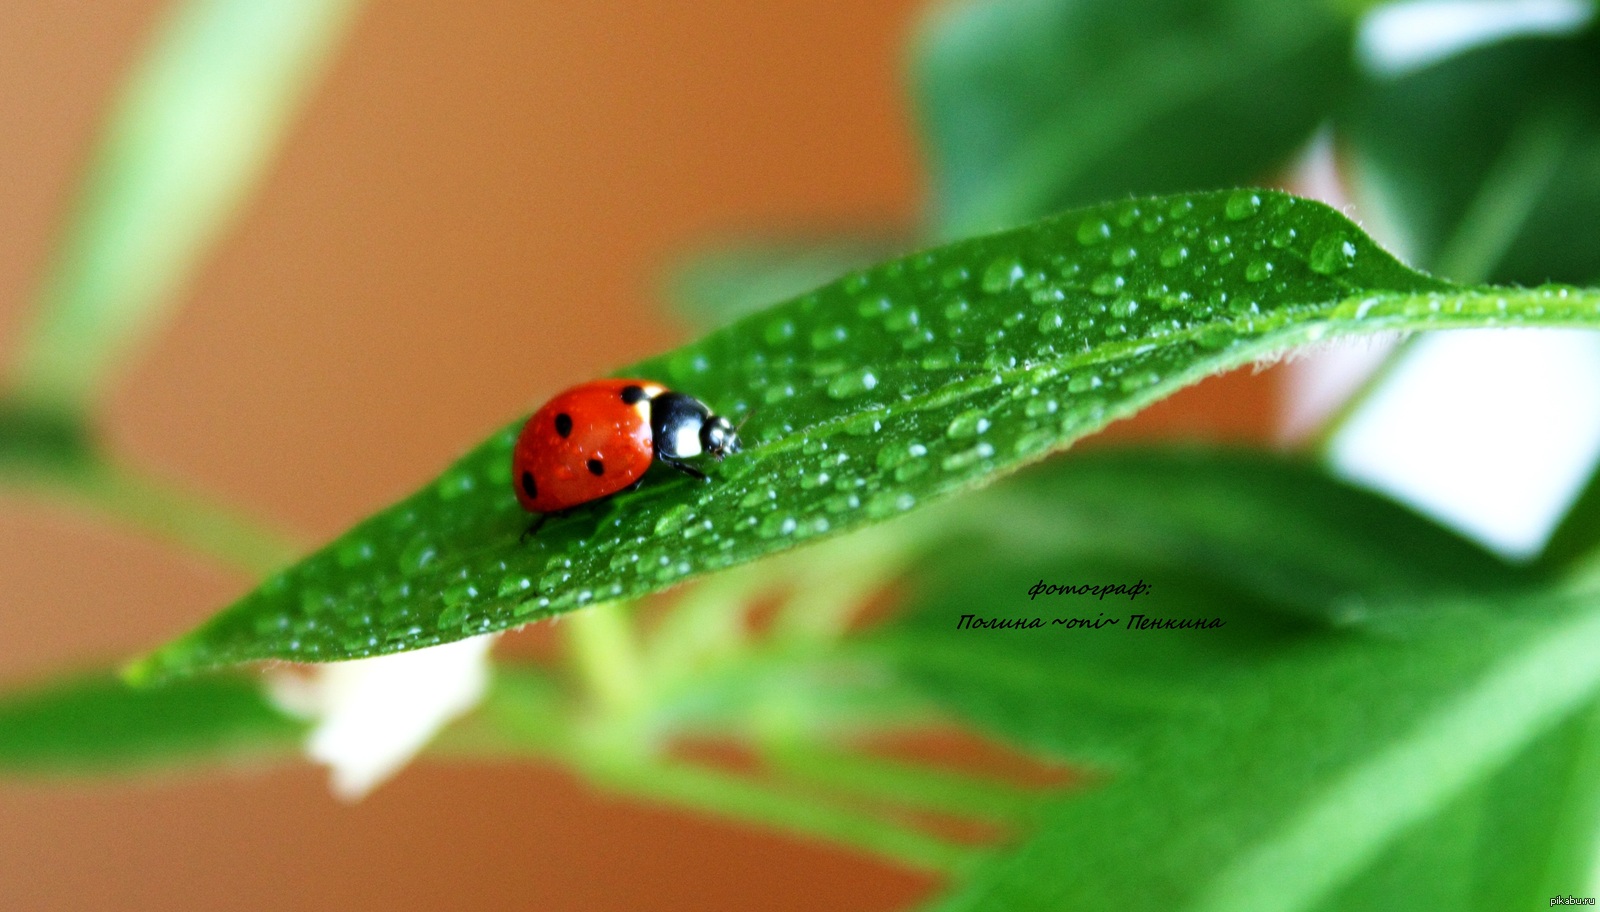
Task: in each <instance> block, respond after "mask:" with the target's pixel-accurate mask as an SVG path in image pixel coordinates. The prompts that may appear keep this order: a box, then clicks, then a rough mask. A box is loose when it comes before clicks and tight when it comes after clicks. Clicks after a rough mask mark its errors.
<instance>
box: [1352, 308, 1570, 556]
mask: <svg viewBox="0 0 1600 912" xmlns="http://www.w3.org/2000/svg"><path fill="white" fill-rule="evenodd" d="M1597 456H1600V337H1597V336H1596V335H1595V334H1594V333H1591V332H1583V331H1578V330H1472V331H1465V332H1449V333H1433V334H1430V335H1429V336H1427V337H1424V338H1422V339H1421V340H1419V342H1418V344H1417V345H1416V346H1415V347H1414V348H1413V350H1412V351H1411V352H1410V353H1409V354H1408V355H1407V356H1406V357H1405V359H1404V361H1403V362H1402V363H1401V364H1400V365H1398V366H1397V368H1396V370H1395V371H1394V373H1393V374H1392V375H1391V376H1390V378H1389V381H1388V382H1387V383H1385V384H1384V385H1383V386H1382V387H1380V388H1379V389H1378V390H1377V392H1376V393H1375V394H1374V395H1373V396H1372V398H1370V399H1369V400H1368V401H1367V403H1366V404H1365V406H1364V407H1362V408H1361V409H1360V410H1359V411H1358V412H1357V413H1356V414H1355V415H1354V416H1353V417H1352V418H1351V419H1350V420H1349V421H1348V422H1347V423H1346V424H1345V426H1344V428H1343V430H1342V431H1341V432H1340V433H1339V434H1338V436H1337V437H1335V439H1334V441H1333V445H1332V448H1331V451H1330V453H1329V457H1330V459H1331V461H1332V463H1333V465H1334V468H1335V471H1337V472H1338V473H1339V474H1342V475H1344V476H1346V477H1348V478H1350V479H1352V480H1355V481H1359V482H1361V483H1364V484H1366V485H1368V486H1370V487H1373V488H1376V489H1378V490H1381V491H1385V492H1388V493H1389V494H1390V495H1391V496H1393V497H1395V498H1396V499H1398V500H1401V501H1404V502H1406V503H1409V504H1411V505H1412V506H1413V507H1415V508H1416V509H1418V510H1420V511H1422V512H1424V513H1427V514H1429V515H1431V516H1433V517H1435V518H1436V519H1438V520H1440V521H1441V522H1444V523H1446V524H1447V525H1451V526H1454V527H1455V528H1457V529H1459V530H1461V531H1462V532H1463V533H1465V534H1467V535H1469V536H1471V537H1473V538H1476V539H1478V540H1479V541H1481V542H1483V543H1484V544H1485V545H1487V546H1489V547H1491V548H1493V549H1495V550H1497V551H1499V552H1501V553H1502V554H1505V555H1506V556H1508V557H1525V556H1528V555H1531V554H1534V553H1536V552H1537V551H1538V550H1539V548H1540V547H1542V546H1543V544H1544V542H1545V541H1546V539H1548V538H1549V535H1550V533H1551V531H1552V530H1553V529H1554V526H1555V524H1556V522H1558V521H1559V520H1560V518H1561V516H1562V514H1563V513H1564V512H1565V511H1566V509H1567V507H1569V506H1570V505H1571V503H1572V501H1573V499H1574V498H1575V497H1576V496H1577V493H1578V491H1579V488H1580V486H1581V485H1582V484H1583V482H1584V481H1585V480H1586V479H1587V477H1588V473H1589V468H1590V466H1591V465H1593V464H1594V461H1595V459H1596V457H1597Z"/></svg>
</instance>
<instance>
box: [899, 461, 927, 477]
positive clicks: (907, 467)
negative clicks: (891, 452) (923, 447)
mask: <svg viewBox="0 0 1600 912" xmlns="http://www.w3.org/2000/svg"><path fill="white" fill-rule="evenodd" d="M927 471H928V461H927V460H925V459H919V460H917V461H916V462H908V463H906V464H904V465H900V466H896V467H895V470H894V480H895V481H898V482H907V481H910V480H911V479H913V478H916V477H917V476H918V475H921V474H923V473H924V472H927Z"/></svg>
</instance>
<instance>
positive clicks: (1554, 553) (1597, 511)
mask: <svg viewBox="0 0 1600 912" xmlns="http://www.w3.org/2000/svg"><path fill="white" fill-rule="evenodd" d="M1597 556H1600V465H1597V466H1595V467H1594V468H1592V469H1590V471H1589V480H1588V481H1587V482H1586V483H1585V484H1584V486H1583V489H1582V490H1581V491H1579V492H1578V495H1577V498H1576V499H1575V500H1574V501H1573V502H1572V506H1571V507H1569V508H1567V514H1566V516H1564V517H1562V519H1561V522H1560V524H1559V525H1557V526H1556V528H1555V531H1554V532H1552V533H1550V540H1549V541H1547V542H1545V546H1544V550H1542V551H1540V552H1539V557H1538V560H1537V563H1538V565H1539V566H1540V567H1541V568H1542V569H1543V570H1544V571H1545V572H1550V573H1555V572H1559V571H1563V570H1569V569H1572V568H1573V567H1575V566H1576V565H1578V564H1579V562H1580V561H1582V560H1583V559H1585V558H1590V559H1593V558H1595V557H1597Z"/></svg>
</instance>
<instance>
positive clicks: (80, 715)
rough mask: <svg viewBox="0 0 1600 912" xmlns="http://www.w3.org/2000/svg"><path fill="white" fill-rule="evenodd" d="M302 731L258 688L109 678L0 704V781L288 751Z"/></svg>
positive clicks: (72, 681)
mask: <svg viewBox="0 0 1600 912" xmlns="http://www.w3.org/2000/svg"><path fill="white" fill-rule="evenodd" d="M304 731H305V727H304V725H303V724H302V723H300V722H297V721H295V720H293V719H290V718H289V717H287V716H285V715H283V714H282V713H281V712H279V711H278V710H277V709H274V708H273V707H272V706H271V705H270V704H269V703H268V702H267V701H266V699H265V698H264V697H263V696H262V694H261V687H260V684H259V682H256V681H251V680H246V679H241V678H235V677H228V676H212V677H207V678H196V679H193V680H188V681H178V682H174V683H172V684H169V685H166V686H163V687H153V688H130V687H128V685H126V684H125V683H123V682H122V681H120V680H118V679H117V678H116V676H115V675H112V674H109V673H97V674H89V675H84V676H81V677H76V678H69V679H65V680H61V681H56V682H52V683H50V684H47V685H43V686H39V687H35V688H33V689H29V690H24V691H20V692H15V693H10V694H6V695H5V696H4V697H0V774H9V775H17V774H26V775H33V774H64V773H106V772H118V771H129V770H144V769H149V768H152V767H164V766H174V765H180V764H195V763H200V762H215V761H218V760H228V759H250V758H260V757H263V756H267V755H283V754H287V753H290V752H292V751H293V750H295V749H296V747H297V746H298V744H299V740H300V738H301V736H302V735H303V734H304Z"/></svg>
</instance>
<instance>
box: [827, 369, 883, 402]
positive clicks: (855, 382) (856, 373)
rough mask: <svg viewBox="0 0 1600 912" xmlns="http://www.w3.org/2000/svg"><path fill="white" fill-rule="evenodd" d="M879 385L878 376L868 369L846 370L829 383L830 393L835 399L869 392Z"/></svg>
mask: <svg viewBox="0 0 1600 912" xmlns="http://www.w3.org/2000/svg"><path fill="white" fill-rule="evenodd" d="M877 385H878V377H877V375H875V374H874V373H872V371H870V370H866V369H858V370H850V371H845V372H844V373H842V374H840V375H839V376H837V377H834V378H833V380H831V381H829V383H828V395H829V396H830V397H831V398H834V399H849V398H851V397H853V396H859V395H861V394H862V393H865V392H868V391H869V390H871V389H873V388H874V387H876V386H877Z"/></svg>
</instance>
